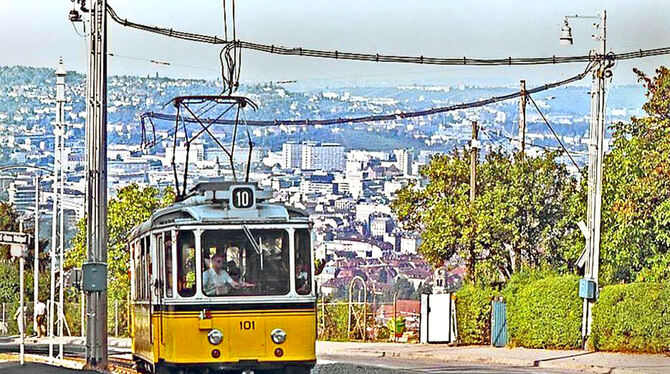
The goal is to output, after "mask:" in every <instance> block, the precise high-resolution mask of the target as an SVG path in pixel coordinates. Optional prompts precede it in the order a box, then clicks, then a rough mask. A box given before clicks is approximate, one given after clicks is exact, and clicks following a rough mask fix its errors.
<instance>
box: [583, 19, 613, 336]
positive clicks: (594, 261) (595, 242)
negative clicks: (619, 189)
mask: <svg viewBox="0 0 670 374" xmlns="http://www.w3.org/2000/svg"><path fill="white" fill-rule="evenodd" d="M606 22H607V12H606V11H603V12H602V14H601V15H600V24H599V25H598V29H599V31H600V34H599V36H598V37H597V39H598V41H599V42H600V45H599V47H600V48H599V49H600V51H596V52H597V53H598V54H601V59H600V60H599V62H598V68H597V69H596V71H595V72H594V75H593V88H592V89H591V124H590V134H589V135H590V139H589V175H588V203H587V209H588V210H587V235H586V248H585V253H586V255H587V256H586V259H585V260H586V262H585V264H584V265H585V266H584V279H585V281H586V282H589V283H591V284H592V286H593V288H594V295H593V297H588V298H587V297H585V298H584V306H583V314H582V343H583V345H584V346H585V345H586V340H587V339H588V337H589V336H590V335H591V323H592V321H593V307H594V305H595V302H596V299H597V297H598V268H599V266H600V224H601V216H602V214H601V213H602V212H601V208H602V182H603V158H604V155H605V82H606V78H608V77H610V76H611V74H612V73H611V70H610V69H611V66H610V65H609V63H608V61H606V60H605V55H606V53H607V44H606V40H607V34H606V29H607V28H606V26H607V25H606Z"/></svg>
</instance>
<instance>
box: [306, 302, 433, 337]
mask: <svg viewBox="0 0 670 374" xmlns="http://www.w3.org/2000/svg"><path fill="white" fill-rule="evenodd" d="M419 327H420V313H419V310H417V311H407V310H400V309H399V308H397V304H396V303H365V302H348V301H328V300H325V299H319V301H318V304H317V332H318V339H319V340H334V341H348V340H363V341H403V342H418V340H419Z"/></svg>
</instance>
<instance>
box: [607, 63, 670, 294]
mask: <svg viewBox="0 0 670 374" xmlns="http://www.w3.org/2000/svg"><path fill="white" fill-rule="evenodd" d="M635 72H636V73H637V74H638V76H639V78H640V80H641V81H642V82H644V85H645V87H646V88H647V99H648V100H647V102H646V103H645V104H644V106H643V109H644V111H645V116H644V117H641V118H635V117H633V118H632V120H631V122H630V123H617V124H615V125H613V126H612V128H613V130H614V132H613V135H612V140H613V146H612V149H611V152H610V153H608V154H607V156H606V157H605V164H604V180H603V213H602V214H603V215H602V250H601V278H602V279H603V280H604V281H605V282H608V283H618V282H622V281H624V282H630V281H633V280H635V279H636V278H637V279H639V280H643V279H645V280H662V279H669V278H670V70H668V69H667V68H665V67H660V68H659V69H657V70H656V75H655V76H654V77H649V76H647V75H646V74H644V73H642V72H640V71H638V70H635Z"/></svg>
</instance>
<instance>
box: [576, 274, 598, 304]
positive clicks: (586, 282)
mask: <svg viewBox="0 0 670 374" xmlns="http://www.w3.org/2000/svg"><path fill="white" fill-rule="evenodd" d="M579 297H581V298H583V299H589V300H593V299H595V298H596V282H595V281H594V280H592V279H584V278H582V279H580V280H579Z"/></svg>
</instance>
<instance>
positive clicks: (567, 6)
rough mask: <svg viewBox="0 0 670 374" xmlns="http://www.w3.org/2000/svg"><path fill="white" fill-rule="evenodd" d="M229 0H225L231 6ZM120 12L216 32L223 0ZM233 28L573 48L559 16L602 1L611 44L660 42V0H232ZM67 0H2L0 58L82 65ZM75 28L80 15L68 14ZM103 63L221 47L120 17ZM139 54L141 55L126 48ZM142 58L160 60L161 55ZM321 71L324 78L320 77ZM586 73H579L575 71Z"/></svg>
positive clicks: (375, 49) (291, 65)
mask: <svg viewBox="0 0 670 374" xmlns="http://www.w3.org/2000/svg"><path fill="white" fill-rule="evenodd" d="M230 1H231V0H228V4H229V5H230ZM109 4H110V5H112V7H114V9H115V10H116V11H117V13H118V14H119V15H120V16H121V17H122V18H128V19H129V20H133V21H137V22H142V23H147V24H151V25H159V26H163V27H172V28H175V29H180V30H184V31H191V32H197V33H203V34H208V35H215V34H216V35H219V36H221V35H222V34H223V31H222V30H223V26H222V18H223V16H222V0H190V1H184V0H181V1H178V0H109ZM236 5H237V17H238V19H237V28H238V38H240V39H243V40H247V41H252V42H259V43H268V44H276V45H283V46H288V47H304V48H314V49H329V50H335V49H337V50H340V51H350V52H365V53H380V54H403V55H424V56H431V57H461V56H467V57H471V58H477V57H481V58H484V57H507V56H512V57H536V56H537V57H544V56H551V55H554V54H555V55H581V54H586V53H588V50H589V49H590V48H592V47H594V46H595V41H594V40H593V39H591V34H592V33H594V32H595V30H594V29H593V27H592V26H591V23H592V22H591V20H571V26H572V31H573V36H574V38H575V44H574V45H573V46H571V47H565V46H560V45H559V43H558V38H559V34H560V29H561V26H562V22H563V17H564V16H565V15H574V14H580V15H595V14H596V13H597V12H599V11H601V10H602V9H607V15H608V20H607V21H608V22H607V26H608V27H607V31H608V47H609V49H610V50H612V51H614V52H625V51H630V50H637V49H640V48H642V49H648V48H657V47H666V46H670V2H668V1H661V0H657V1H654V0H633V1H604V0H561V1H556V0H432V1H428V0H414V1H407V0H405V1H400V0H356V1H351V0H337V1H334V0H329V1H326V0H309V1H308V0H303V1H298V0H265V1H260V0H238V1H237V2H236ZM71 7H72V3H71V2H70V0H0V51H1V52H0V65H31V66H48V67H54V66H55V65H56V63H57V61H58V57H59V56H63V58H64V60H65V64H66V68H68V70H77V71H80V72H84V71H85V66H86V60H85V58H86V53H85V39H84V38H82V37H80V36H78V35H77V33H76V32H75V30H74V28H73V26H72V24H70V22H69V21H68V20H67V13H68V11H69V10H70V9H71ZM77 28H78V29H79V30H80V31H81V24H78V25H77ZM108 49H109V52H112V53H115V54H118V55H123V56H129V57H130V58H110V60H109V73H110V74H129V75H146V74H151V75H153V74H155V73H156V72H158V73H159V74H160V75H166V76H172V77H188V78H207V79H213V78H215V77H217V76H218V75H219V69H220V67H219V60H218V53H219V48H218V47H216V46H211V45H199V44H194V43H190V42H185V41H179V40H174V39H170V38H166V37H163V36H157V35H151V34H146V33H142V32H140V31H136V30H132V29H127V28H123V27H121V26H119V25H116V24H115V23H113V22H110V27H109V48H108ZM136 58H140V59H136ZM143 59H146V60H149V59H154V60H160V61H167V62H170V63H172V64H174V65H173V66H159V65H156V64H151V63H149V62H147V61H144V60H143ZM662 64H665V65H666V66H669V65H670V56H661V57H653V58H646V59H643V60H636V61H628V62H621V63H619V64H618V65H617V67H616V69H615V71H614V81H613V82H614V83H615V84H627V83H633V82H634V81H635V77H634V75H633V73H632V72H631V69H632V67H635V66H636V67H640V68H642V69H643V70H646V71H649V72H652V71H653V69H655V68H656V67H657V66H659V65H662ZM583 68H584V66H583V65H581V64H571V65H562V66H540V67H514V68H509V67H465V68H464V67H439V66H419V65H403V64H375V63H369V62H350V61H332V60H324V59H315V58H305V57H287V56H274V55H269V54H263V53H259V52H253V51H244V52H243V56H242V80H241V82H242V83H245V82H247V83H252V82H258V81H269V80H273V81H277V80H289V79H297V80H299V81H300V82H301V83H305V84H311V85H314V86H317V87H318V86H319V85H321V84H328V85H357V84H358V85H361V84H368V85H370V84H408V83H433V82H434V83H445V82H446V83H463V84H486V83H488V82H491V83H493V84H516V82H518V80H519V79H526V80H527V81H528V82H529V85H531V86H532V85H535V84H542V83H544V82H548V81H555V80H559V79H561V78H564V77H567V76H570V75H574V74H575V73H577V72H579V71H581V70H582V69H583ZM324 79H325V80H326V81H325V82H324V81H323V80H324ZM584 83H587V82H584Z"/></svg>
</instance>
